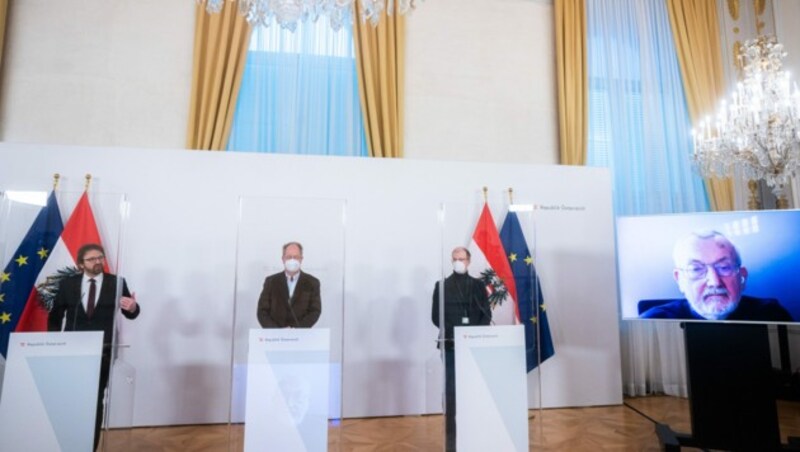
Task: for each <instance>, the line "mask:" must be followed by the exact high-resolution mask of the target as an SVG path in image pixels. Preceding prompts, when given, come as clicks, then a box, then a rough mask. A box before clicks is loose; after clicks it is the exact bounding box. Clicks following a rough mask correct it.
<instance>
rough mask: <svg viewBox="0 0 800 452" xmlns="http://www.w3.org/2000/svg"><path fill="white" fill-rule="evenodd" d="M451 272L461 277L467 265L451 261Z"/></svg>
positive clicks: (462, 262)
mask: <svg viewBox="0 0 800 452" xmlns="http://www.w3.org/2000/svg"><path fill="white" fill-rule="evenodd" d="M453 271H454V272H456V273H458V274H459V275H463V274H464V273H466V272H467V264H465V263H464V261H453Z"/></svg>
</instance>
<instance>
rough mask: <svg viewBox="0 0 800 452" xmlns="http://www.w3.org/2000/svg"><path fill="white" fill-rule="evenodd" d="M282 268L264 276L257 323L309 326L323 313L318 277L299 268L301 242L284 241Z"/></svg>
mask: <svg viewBox="0 0 800 452" xmlns="http://www.w3.org/2000/svg"><path fill="white" fill-rule="evenodd" d="M281 260H283V267H284V271H282V272H280V273H276V274H274V275H270V276H268V277H267V279H265V280H264V288H263V289H262V290H261V296H259V297H258V310H257V316H258V323H260V324H261V326H262V327H264V328H311V327H312V326H314V324H315V323H317V320H319V316H320V314H321V313H322V301H321V298H320V285H319V280H318V279H317V278H315V277H313V276H311V275H309V274H308V273H305V272H303V271H301V270H300V265H301V264H302V263H303V245H301V244H300V243H299V242H289V243H287V244H285V245H283V256H282V257H281Z"/></svg>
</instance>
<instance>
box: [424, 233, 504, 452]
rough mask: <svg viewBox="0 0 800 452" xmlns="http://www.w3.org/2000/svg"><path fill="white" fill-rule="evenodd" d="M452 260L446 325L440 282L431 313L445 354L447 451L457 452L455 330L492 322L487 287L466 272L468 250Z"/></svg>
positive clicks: (456, 252) (446, 288)
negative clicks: (442, 319) (442, 309)
mask: <svg viewBox="0 0 800 452" xmlns="http://www.w3.org/2000/svg"><path fill="white" fill-rule="evenodd" d="M451 257H452V263H453V273H452V274H451V275H450V276H448V277H447V278H446V279H445V280H444V293H443V295H444V300H443V301H444V322H442V321H441V319H440V310H441V304H440V300H439V296H440V293H439V282H437V283H436V286H435V287H434V289H433V307H432V309H431V318H432V320H433V324H434V325H436V326H437V327H439V342H438V348H439V349H442V350H443V354H444V363H445V402H446V403H445V433H446V443H447V450H448V451H454V450H456V380H455V378H456V376H455V367H456V366H455V350H454V343H453V329H454V328H455V327H456V326H479V325H489V324H490V323H491V321H492V311H491V309H490V307H489V297H488V295H487V294H486V287H485V286H484V284H483V283H482V282H481V281H480V280H479V279H477V278H473V277H472V276H470V275H469V273H468V272H467V269H468V267H469V263H470V257H471V256H470V252H469V250H468V249H466V248H464V247H463V246H459V247H456V248H455V249H453V252H452V254H451ZM442 328H444V337H443V336H442ZM442 341H443V342H444V347H442Z"/></svg>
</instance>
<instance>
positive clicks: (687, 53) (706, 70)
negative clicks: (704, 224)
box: [667, 0, 733, 210]
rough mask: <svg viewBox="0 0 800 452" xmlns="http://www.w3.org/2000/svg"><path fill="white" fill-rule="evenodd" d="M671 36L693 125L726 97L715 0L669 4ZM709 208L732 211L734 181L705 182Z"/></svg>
mask: <svg viewBox="0 0 800 452" xmlns="http://www.w3.org/2000/svg"><path fill="white" fill-rule="evenodd" d="M667 10H668V11H669V21H670V24H671V25H672V36H673V37H674V40H675V48H676V49H677V52H678V61H679V63H680V67H681V76H682V77H683V85H684V91H685V92H686V101H687V102H688V104H689V114H690V115H691V117H692V123H694V124H697V123H698V122H700V120H701V119H702V118H704V117H706V116H712V115H713V114H714V109H715V108H716V106H717V104H718V102H719V99H721V98H722V97H723V96H724V95H725V73H724V72H723V70H722V52H721V49H720V43H719V22H718V21H717V3H716V1H715V0H668V1H667ZM705 182H706V189H707V191H708V195H709V200H710V201H711V208H712V209H714V210H733V181H732V180H731V179H716V178H712V179H706V181H705Z"/></svg>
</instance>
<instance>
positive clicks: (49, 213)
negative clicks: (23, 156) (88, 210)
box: [0, 192, 64, 357]
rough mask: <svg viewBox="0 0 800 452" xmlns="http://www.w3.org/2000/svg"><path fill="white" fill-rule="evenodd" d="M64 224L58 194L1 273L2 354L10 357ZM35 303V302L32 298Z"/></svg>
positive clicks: (0, 343) (41, 212)
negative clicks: (10, 346) (13, 339)
mask: <svg viewBox="0 0 800 452" xmlns="http://www.w3.org/2000/svg"><path fill="white" fill-rule="evenodd" d="M63 229H64V224H63V223H62V221H61V212H59V210H58V203H57V202H56V195H55V192H51V193H50V196H49V197H48V198H47V205H45V206H44V207H42V210H40V211H39V214H38V215H37V216H36V219H35V220H34V221H33V224H32V225H31V227H30V229H28V233H27V234H25V238H23V239H22V243H20V244H19V247H18V248H17V250H16V252H15V253H14V255H13V256H11V259H10V260H9V261H8V264H6V266H5V268H4V269H3V271H2V273H0V354H2V355H3V357H5V356H6V352H7V351H8V339H9V335H10V334H11V333H12V332H14V331H15V330H16V328H17V324H18V323H19V320H20V317H21V316H22V311H24V310H25V304H26V303H27V302H28V299H29V298H30V295H31V291H33V290H35V289H34V284H35V283H36V278H37V277H38V276H39V272H40V271H41V270H42V267H44V263H45V262H46V261H47V258H48V257H50V251H51V250H52V249H53V246H55V244H56V241H57V240H58V237H59V236H60V235H61V231H62V230H63ZM32 299H33V300H35V298H32Z"/></svg>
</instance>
